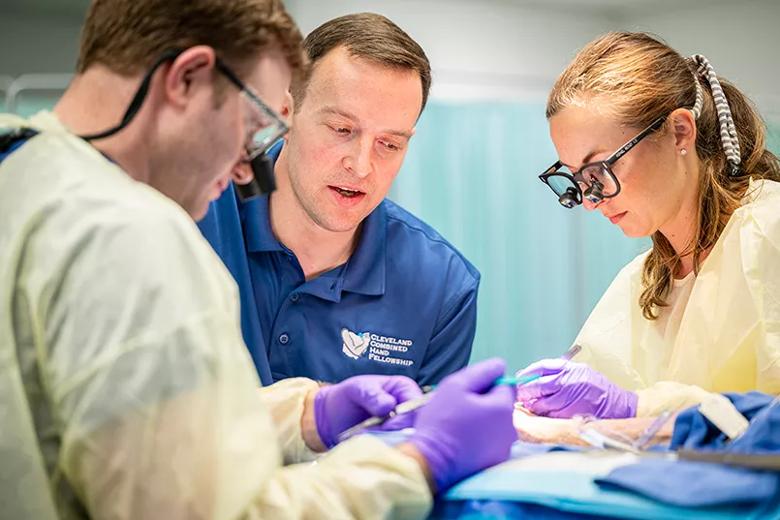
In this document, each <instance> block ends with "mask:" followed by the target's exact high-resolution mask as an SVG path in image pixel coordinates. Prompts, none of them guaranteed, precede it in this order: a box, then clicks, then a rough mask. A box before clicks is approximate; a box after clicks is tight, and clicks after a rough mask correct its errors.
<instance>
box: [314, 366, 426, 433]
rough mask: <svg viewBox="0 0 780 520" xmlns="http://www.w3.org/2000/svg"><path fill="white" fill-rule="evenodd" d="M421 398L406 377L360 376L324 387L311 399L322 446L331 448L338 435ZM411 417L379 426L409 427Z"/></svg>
mask: <svg viewBox="0 0 780 520" xmlns="http://www.w3.org/2000/svg"><path fill="white" fill-rule="evenodd" d="M421 395H422V391H421V390H420V387H419V386H417V383H415V382H414V381H413V380H412V379H410V378H408V377H406V376H380V375H362V376H354V377H350V378H349V379H345V380H344V381H342V382H341V383H338V384H335V385H329V386H324V387H322V388H320V389H319V391H318V392H317V395H315V396H314V420H315V422H316V424H317V432H318V433H319V434H320V439H321V440H322V443H323V444H324V445H325V446H327V447H328V448H332V447H333V446H335V445H336V444H337V443H338V435H339V433H341V432H343V431H344V430H346V429H347V428H351V427H352V426H355V425H356V424H357V423H359V422H361V421H363V420H365V419H368V418H369V417H372V416H379V417H382V416H385V415H387V414H388V413H390V411H391V410H392V409H393V408H395V406H396V405H397V404H398V403H403V402H404V401H408V400H409V399H414V398H415V397H419V396H421ZM413 421H414V415H413V414H404V415H399V416H398V417H394V418H393V419H391V420H389V421H387V422H386V423H384V424H382V425H381V426H380V427H379V429H382V430H400V429H401V428H405V427H407V426H411V425H412V423H413Z"/></svg>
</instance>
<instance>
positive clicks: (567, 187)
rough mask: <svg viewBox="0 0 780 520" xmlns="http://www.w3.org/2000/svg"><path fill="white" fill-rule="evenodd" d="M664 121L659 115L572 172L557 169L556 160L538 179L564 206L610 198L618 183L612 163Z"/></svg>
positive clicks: (568, 206)
mask: <svg viewBox="0 0 780 520" xmlns="http://www.w3.org/2000/svg"><path fill="white" fill-rule="evenodd" d="M664 121H666V116H661V117H659V118H658V119H656V120H655V121H653V122H652V123H651V124H650V126H648V127H647V128H645V129H644V130H642V131H641V132H639V133H638V134H637V135H636V137H634V138H633V139H631V140H630V141H628V142H627V143H626V144H624V145H623V146H621V147H620V148H618V149H617V151H616V152H615V153H613V154H612V155H610V156H609V157H607V158H606V159H605V160H603V161H597V162H592V163H588V164H585V165H583V166H582V167H581V168H580V169H579V170H577V171H576V172H574V173H566V172H565V171H563V170H561V167H562V166H563V164H562V163H561V161H556V162H555V164H553V165H552V166H550V167H549V168H547V169H546V170H545V171H544V173H542V174H541V175H539V179H540V180H541V181H542V182H543V183H545V184H546V185H548V186H549V187H550V189H551V190H553V192H554V193H555V194H556V195H557V196H558V202H560V203H561V205H562V206H564V207H566V208H573V207H575V206H578V205H580V204H582V199H583V197H584V198H585V199H586V200H587V201H588V202H590V203H592V204H598V203H599V202H601V201H602V200H604V199H608V198H610V197H614V196H615V195H617V194H618V193H620V183H619V182H618V180H617V177H615V174H614V173H613V172H612V165H613V164H615V163H616V162H617V161H618V159H620V158H621V157H623V156H624V155H626V154H627V153H628V152H629V150H631V149H632V148H633V147H634V146H636V145H637V143H639V141H641V140H642V139H644V138H645V137H647V136H648V135H650V134H651V133H652V132H654V131H656V130H658V129H659V128H661V125H663V123H664Z"/></svg>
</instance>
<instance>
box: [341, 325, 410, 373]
mask: <svg viewBox="0 0 780 520" xmlns="http://www.w3.org/2000/svg"><path fill="white" fill-rule="evenodd" d="M341 342H342V344H341V351H342V352H343V353H344V354H346V355H347V356H349V357H351V358H352V359H360V357H361V356H363V355H365V354H366V353H368V359H370V360H371V361H375V362H377V363H384V364H387V365H401V366H405V367H408V366H412V365H414V360H412V359H405V358H403V357H399V355H403V354H406V353H407V352H409V351H410V350H411V348H412V345H414V342H413V341H412V340H410V339H400V338H392V337H389V336H381V335H379V334H374V333H373V332H361V333H360V334H355V333H354V332H352V331H351V330H349V329H341Z"/></svg>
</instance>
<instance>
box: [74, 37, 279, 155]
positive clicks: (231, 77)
mask: <svg viewBox="0 0 780 520" xmlns="http://www.w3.org/2000/svg"><path fill="white" fill-rule="evenodd" d="M182 52H184V49H169V50H167V51H165V52H163V53H162V54H161V55H160V56H159V57H158V58H157V60H156V61H155V62H154V63H153V64H152V66H151V67H150V68H149V70H148V71H147V72H146V74H145V75H144V77H143V79H142V80H141V84H140V85H139V87H138V90H137V91H136V93H135V95H133V98H132V100H131V101H130V104H129V105H128V107H127V110H126V111H125V113H124V115H123V116H122V119H121V121H120V122H119V123H118V124H117V125H115V126H113V127H111V128H109V129H107V130H103V131H100V132H96V133H93V134H86V135H80V136H79V137H81V138H82V139H84V140H85V141H87V142H91V141H96V140H99V139H105V138H106V137H110V136H112V135H114V134H116V133H118V132H120V131H121V130H123V129H124V128H126V127H127V126H128V125H129V124H130V123H131V122H132V120H133V118H134V117H135V116H136V114H137V113H138V111H139V110H140V109H141V106H142V105H143V102H144V100H145V99H146V94H147V93H148V91H149V86H150V85H151V82H152V76H153V75H154V73H155V72H156V71H157V69H158V68H160V66H161V65H162V64H164V63H167V62H169V61H172V60H175V59H176V58H177V57H179V55H180V54H181V53H182ZM215 58H216V59H215V67H216V69H217V70H218V71H219V72H220V73H221V74H222V75H223V76H225V77H226V78H227V80H228V81H230V83H232V84H233V85H234V86H235V87H236V88H238V89H239V91H240V92H241V93H243V94H244V95H245V96H246V97H247V98H249V100H250V101H252V103H254V104H255V105H256V106H257V108H258V109H259V110H261V111H262V112H263V113H264V114H266V115H267V116H268V117H269V118H270V119H271V120H272V122H273V123H274V124H275V125H276V126H277V128H278V130H277V131H276V132H275V133H274V134H272V135H273V139H271V140H269V141H268V142H267V143H266V145H265V146H263V147H262V148H258V149H257V150H253V151H252V152H251V153H248V154H247V157H246V158H245V161H246V162H251V161H252V160H253V159H255V158H257V157H259V156H261V155H263V154H264V153H265V152H267V151H268V150H269V149H270V148H271V146H272V145H273V144H274V143H275V142H276V141H278V140H279V139H280V138H281V137H282V136H284V135H285V134H286V133H287V132H288V131H289V129H290V128H289V127H288V126H287V123H285V122H284V120H283V119H282V118H281V116H280V115H279V114H277V113H276V112H275V111H274V110H273V109H272V108H271V107H269V106H268V105H267V104H265V102H264V101H263V100H262V99H260V96H259V95H258V94H257V93H256V92H255V91H254V90H252V89H251V88H250V87H249V86H248V85H246V84H245V83H244V82H243V81H241V79H239V77H238V75H236V73H235V72H233V70H232V69H230V67H228V66H227V65H226V64H225V63H224V62H223V61H222V60H221V59H220V58H219V56H216V57H215ZM247 152H249V150H247Z"/></svg>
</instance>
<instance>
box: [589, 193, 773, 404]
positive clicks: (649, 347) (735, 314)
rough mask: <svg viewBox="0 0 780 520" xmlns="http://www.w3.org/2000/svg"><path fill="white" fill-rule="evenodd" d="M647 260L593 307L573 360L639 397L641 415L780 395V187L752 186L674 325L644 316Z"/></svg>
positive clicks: (633, 264)
mask: <svg viewBox="0 0 780 520" xmlns="http://www.w3.org/2000/svg"><path fill="white" fill-rule="evenodd" d="M646 255H647V253H644V254H641V255H639V256H638V257H637V258H635V259H634V260H633V261H632V262H631V263H629V264H628V265H627V266H626V267H624V268H623V270H622V271H621V272H620V273H619V274H618V276H617V277H616V278H615V280H614V281H613V282H612V284H611V285H610V287H609V289H607V291H606V293H605V294H604V296H603V297H602V298H601V300H600V301H599V303H598V304H597V305H596V307H595V308H594V310H593V312H592V313H591V315H590V317H589V318H588V320H587V321H586V322H585V325H584V326H583V328H582V330H581V331H580V333H579V336H578V338H577V340H576V341H577V342H578V343H580V345H582V346H583V350H582V352H581V354H580V355H579V356H577V361H583V362H585V363H588V364H589V365H590V366H592V367H593V368H595V369H597V370H599V371H601V372H603V373H604V374H605V375H606V376H607V377H609V378H610V379H611V380H612V381H613V382H615V383H617V384H619V385H621V386H622V387H624V388H627V389H631V390H636V391H637V392H638V395H639V407H638V408H639V409H638V415H640V416H641V415H656V414H658V413H660V412H661V411H662V410H664V409H670V410H675V409H679V408H682V407H687V406H692V405H694V404H698V403H700V402H701V401H702V400H703V399H704V398H705V397H706V396H707V394H708V393H709V392H747V391H750V390H760V391H762V392H767V393H770V394H777V393H780V184H778V183H777V182H773V181H764V180H758V181H751V183H750V187H749V189H748V193H747V195H746V198H745V201H744V203H743V205H742V206H741V207H740V208H739V209H737V210H736V211H735V212H734V214H733V215H732V216H731V219H730V220H729V222H728V223H727V225H726V227H725V229H724V230H723V233H722V234H721V236H720V238H719V239H718V241H717V243H716V244H715V246H714V247H713V248H712V251H711V252H710V254H709V256H708V257H707V258H706V259H705V261H704V263H703V264H702V266H701V270H700V271H699V273H698V275H696V276H695V278H694V279H693V280H691V281H690V283H692V286H691V287H687V290H686V291H683V292H684V296H685V297H687V302H684V305H683V306H682V307H681V308H679V309H677V310H676V312H675V313H676V314H677V316H676V317H673V319H672V320H671V321H669V320H665V319H662V320H656V321H650V320H646V319H645V318H644V317H643V316H642V309H641V308H640V307H639V295H640V293H641V291H642V286H641V277H642V265H643V263H644V259H645V257H646ZM688 292H689V295H688ZM661 312H662V313H664V312H670V310H669V309H668V308H664V309H662V310H661ZM670 329H671V330H670Z"/></svg>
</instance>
